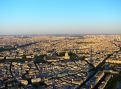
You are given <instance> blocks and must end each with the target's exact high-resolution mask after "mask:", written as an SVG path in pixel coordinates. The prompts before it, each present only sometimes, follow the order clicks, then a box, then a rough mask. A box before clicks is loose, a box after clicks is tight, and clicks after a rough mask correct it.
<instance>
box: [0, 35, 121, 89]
mask: <svg viewBox="0 0 121 89" xmlns="http://www.w3.org/2000/svg"><path fill="white" fill-rule="evenodd" d="M120 73H121V35H33V36H31V35H26V36H25V35H18V36H17V35H16V36H15V35H14V36H12V35H4V36H0V89H121V81H120V79H121V75H120Z"/></svg>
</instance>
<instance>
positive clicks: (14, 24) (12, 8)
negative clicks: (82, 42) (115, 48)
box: [0, 0, 121, 35]
mask: <svg viewBox="0 0 121 89" xmlns="http://www.w3.org/2000/svg"><path fill="white" fill-rule="evenodd" d="M120 30H121V1H120V0H0V34H2V35H3V34H5V35H6V34H7V35H8V34H120V33H121V31H120Z"/></svg>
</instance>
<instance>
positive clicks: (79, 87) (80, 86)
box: [75, 50, 120, 89]
mask: <svg viewBox="0 0 121 89" xmlns="http://www.w3.org/2000/svg"><path fill="white" fill-rule="evenodd" d="M119 51H120V50H118V51H114V52H113V53H111V54H108V55H107V56H106V57H105V58H104V60H103V61H102V62H101V63H100V64H99V65H97V67H96V68H95V71H94V72H93V74H92V75H91V76H89V77H88V78H87V79H86V80H85V81H84V82H83V83H81V84H80V85H79V86H78V87H77V88H75V89H81V88H82V87H83V86H84V85H85V84H86V83H87V82H88V81H89V80H90V79H91V78H93V77H94V76H95V74H96V73H97V72H98V71H99V69H100V68H101V67H102V66H103V65H104V64H105V61H106V60H107V59H109V58H110V57H111V56H112V55H113V54H114V53H118V52H119Z"/></svg>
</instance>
